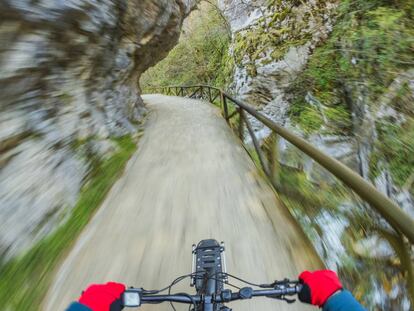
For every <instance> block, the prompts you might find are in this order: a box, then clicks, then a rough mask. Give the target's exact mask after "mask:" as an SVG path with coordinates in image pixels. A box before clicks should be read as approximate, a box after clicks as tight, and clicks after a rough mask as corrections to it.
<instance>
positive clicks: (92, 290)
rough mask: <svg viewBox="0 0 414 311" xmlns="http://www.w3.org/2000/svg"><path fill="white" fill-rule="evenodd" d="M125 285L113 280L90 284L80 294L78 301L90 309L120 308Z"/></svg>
mask: <svg viewBox="0 0 414 311" xmlns="http://www.w3.org/2000/svg"><path fill="white" fill-rule="evenodd" d="M124 291H125V285H124V284H120V283H115V282H108V283H106V284H92V285H90V286H89V287H88V288H87V289H86V290H85V291H84V292H83V293H82V295H81V296H80V298H79V303H81V304H83V305H84V306H87V307H88V308H89V309H91V310H92V311H117V310H122V301H121V296H122V294H123V292H124Z"/></svg>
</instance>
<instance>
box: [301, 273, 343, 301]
mask: <svg viewBox="0 0 414 311" xmlns="http://www.w3.org/2000/svg"><path fill="white" fill-rule="evenodd" d="M299 281H300V282H301V283H302V284H303V287H302V290H301V291H300V292H299V294H298V296H299V300H300V301H302V302H306V303H310V304H313V305H316V306H319V307H322V306H323V305H324V304H325V302H326V301H327V300H328V298H329V297H330V296H332V295H333V294H334V293H336V292H337V291H339V290H341V289H342V284H341V282H340V281H339V279H338V276H337V275H336V273H335V272H334V271H331V270H319V271H314V272H310V271H303V272H302V273H301V274H300V275H299Z"/></svg>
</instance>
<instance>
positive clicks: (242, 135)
mask: <svg viewBox="0 0 414 311" xmlns="http://www.w3.org/2000/svg"><path fill="white" fill-rule="evenodd" d="M238 110H239V128H238V131H239V138H240V140H241V141H242V142H243V141H244V128H243V122H244V118H245V116H244V110H243V108H239V109H238Z"/></svg>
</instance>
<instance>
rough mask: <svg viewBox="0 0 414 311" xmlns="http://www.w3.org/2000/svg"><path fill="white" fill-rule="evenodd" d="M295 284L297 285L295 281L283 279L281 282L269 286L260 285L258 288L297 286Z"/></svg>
mask: <svg viewBox="0 0 414 311" xmlns="http://www.w3.org/2000/svg"><path fill="white" fill-rule="evenodd" d="M297 284H299V281H296V280H295V281H291V280H289V279H283V280H281V281H278V280H276V281H274V282H273V283H270V284H260V285H259V287H260V288H275V287H276V286H280V285H285V286H287V285H297Z"/></svg>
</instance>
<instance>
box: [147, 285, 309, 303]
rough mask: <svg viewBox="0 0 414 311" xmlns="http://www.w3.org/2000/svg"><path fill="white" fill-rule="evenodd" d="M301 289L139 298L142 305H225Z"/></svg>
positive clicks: (243, 290) (277, 296)
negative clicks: (204, 302)
mask: <svg viewBox="0 0 414 311" xmlns="http://www.w3.org/2000/svg"><path fill="white" fill-rule="evenodd" d="M301 289H302V285H301V284H296V285H295V286H293V287H289V286H287V287H278V288H274V289H261V290H253V289H252V288H251V287H244V288H241V289H240V291H239V292H237V293H232V292H231V291H230V290H223V292H222V293H221V295H211V296H208V295H204V296H201V295H187V294H174V295H151V294H149V295H148V294H143V295H142V297H141V301H142V303H160V302H178V303H187V304H193V303H196V304H197V303H200V302H203V301H204V300H206V299H208V300H210V301H209V302H210V303H225V302H230V301H235V300H243V299H251V298H253V297H270V298H281V297H283V296H292V295H296V294H297V293H299V292H300V290H301Z"/></svg>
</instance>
